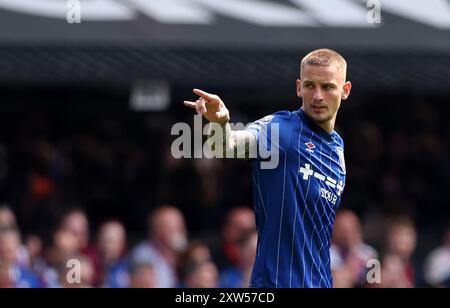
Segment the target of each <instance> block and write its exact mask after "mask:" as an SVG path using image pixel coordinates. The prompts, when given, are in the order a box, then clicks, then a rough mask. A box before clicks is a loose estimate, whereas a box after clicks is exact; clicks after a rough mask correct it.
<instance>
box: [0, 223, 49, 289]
mask: <svg viewBox="0 0 450 308" xmlns="http://www.w3.org/2000/svg"><path fill="white" fill-rule="evenodd" d="M20 245H21V240H20V233H19V230H18V229H16V228H14V227H2V228H0V265H1V266H3V267H4V271H5V272H6V273H8V272H9V273H10V275H11V277H10V281H9V282H8V281H7V282H6V284H12V285H14V287H17V288H38V287H40V286H41V285H40V283H39V280H38V277H37V276H36V275H35V274H34V273H33V272H31V271H30V270H29V269H28V268H26V267H25V266H23V265H21V264H19V262H18V253H19V249H20ZM5 272H4V273H3V274H2V275H3V278H2V279H5Z"/></svg>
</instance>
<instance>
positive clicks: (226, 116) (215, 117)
mask: <svg viewBox="0 0 450 308" xmlns="http://www.w3.org/2000/svg"><path fill="white" fill-rule="evenodd" d="M194 94H196V95H198V96H199V99H198V100H196V101H195V102H191V101H184V104H185V105H186V106H188V107H191V108H195V110H197V113H198V114H199V115H203V116H204V117H205V118H206V119H207V120H208V121H210V122H214V123H219V124H220V125H225V124H227V123H228V121H230V112H229V111H228V109H227V107H225V104H224V103H223V101H222V100H221V99H220V97H218V96H217V95H214V94H210V93H207V92H205V91H202V90H199V89H194Z"/></svg>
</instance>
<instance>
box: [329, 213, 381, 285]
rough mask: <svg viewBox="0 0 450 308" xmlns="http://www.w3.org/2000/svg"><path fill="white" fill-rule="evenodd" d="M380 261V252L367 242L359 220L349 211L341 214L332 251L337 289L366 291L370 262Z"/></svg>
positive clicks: (332, 263) (334, 235) (336, 223)
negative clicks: (361, 289) (371, 260)
mask: <svg viewBox="0 0 450 308" xmlns="http://www.w3.org/2000/svg"><path fill="white" fill-rule="evenodd" d="M377 257H378V254H377V252H376V250H375V249H374V248H373V247H371V246H369V245H367V244H365V243H364V242H363V236H362V232H361V224H360V221H359V218H358V216H356V214H355V213H353V212H352V211H350V210H347V209H343V210H340V211H338V212H337V214H336V220H335V223H334V232H333V238H332V244H331V247H330V258H331V269H332V271H333V282H334V283H333V284H334V287H336V288H343V287H346V288H351V287H362V286H363V285H364V284H365V283H366V272H367V266H366V265H367V261H368V260H370V259H375V258H377Z"/></svg>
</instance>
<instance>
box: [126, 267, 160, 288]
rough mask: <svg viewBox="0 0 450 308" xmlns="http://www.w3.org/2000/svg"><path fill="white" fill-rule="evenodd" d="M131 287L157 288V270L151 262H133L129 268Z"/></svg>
mask: <svg viewBox="0 0 450 308" xmlns="http://www.w3.org/2000/svg"><path fill="white" fill-rule="evenodd" d="M129 276H130V287H131V288H141V289H142V288H155V287H156V286H157V284H156V281H155V270H154V268H153V265H152V264H151V263H149V262H138V263H134V264H131V266H130V268H129Z"/></svg>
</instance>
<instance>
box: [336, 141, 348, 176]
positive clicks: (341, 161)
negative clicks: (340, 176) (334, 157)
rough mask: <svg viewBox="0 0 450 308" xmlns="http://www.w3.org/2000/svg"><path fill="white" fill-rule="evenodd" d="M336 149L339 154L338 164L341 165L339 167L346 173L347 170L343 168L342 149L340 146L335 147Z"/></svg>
mask: <svg viewBox="0 0 450 308" xmlns="http://www.w3.org/2000/svg"><path fill="white" fill-rule="evenodd" d="M336 149H337V153H338V156H339V164H340V165H341V168H342V170H343V171H344V173H347V171H346V170H345V159H344V149H343V148H341V147H337V148H336Z"/></svg>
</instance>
